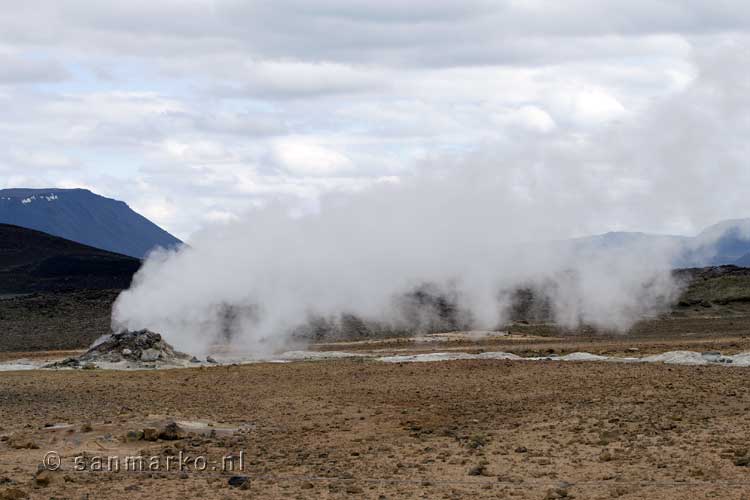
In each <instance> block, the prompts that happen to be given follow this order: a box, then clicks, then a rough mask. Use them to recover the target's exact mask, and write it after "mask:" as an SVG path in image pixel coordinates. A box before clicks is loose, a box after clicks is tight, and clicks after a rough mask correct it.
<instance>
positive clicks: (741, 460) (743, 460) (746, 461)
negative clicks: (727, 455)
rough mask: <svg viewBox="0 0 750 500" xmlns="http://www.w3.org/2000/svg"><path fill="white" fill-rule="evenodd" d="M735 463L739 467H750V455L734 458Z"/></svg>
mask: <svg viewBox="0 0 750 500" xmlns="http://www.w3.org/2000/svg"><path fill="white" fill-rule="evenodd" d="M734 465H736V466H737V467H750V455H745V456H744V457H738V458H735V459H734Z"/></svg>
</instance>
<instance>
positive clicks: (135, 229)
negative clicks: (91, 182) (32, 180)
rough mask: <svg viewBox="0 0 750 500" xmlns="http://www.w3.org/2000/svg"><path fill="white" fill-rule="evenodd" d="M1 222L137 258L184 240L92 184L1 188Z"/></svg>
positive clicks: (176, 244) (173, 245)
mask: <svg viewBox="0 0 750 500" xmlns="http://www.w3.org/2000/svg"><path fill="white" fill-rule="evenodd" d="M0 223H3V224H11V225H15V226H19V227H25V228H29V229H34V230H37V231H41V232H44V233H47V234H51V235H53V236H58V237H60V238H64V239H67V240H71V241H75V242H78V243H81V244H84V245H88V246H91V247H95V248H100V249H103V250H108V251H110V252H115V253H120V254H124V255H129V256H131V257H135V258H138V259H142V258H144V257H145V256H146V255H147V254H148V253H149V252H150V251H151V250H153V249H154V248H156V247H164V248H174V247H177V246H179V245H180V244H181V243H182V242H181V241H180V240H179V239H177V238H176V237H174V236H173V235H171V234H169V233H168V232H167V231H165V230H164V229H162V228H160V227H159V226H157V225H156V224H154V223H153V222H151V221H150V220H148V219H147V218H146V217H144V216H142V215H141V214H139V213H137V212H135V211H134V210H133V209H131V208H130V207H129V206H128V204H127V203H125V202H123V201H120V200H115V199H111V198H106V197H104V196H101V195H98V194H96V193H93V192H92V191H89V190H88V189H62V188H49V189H31V188H11V189H2V190H0Z"/></svg>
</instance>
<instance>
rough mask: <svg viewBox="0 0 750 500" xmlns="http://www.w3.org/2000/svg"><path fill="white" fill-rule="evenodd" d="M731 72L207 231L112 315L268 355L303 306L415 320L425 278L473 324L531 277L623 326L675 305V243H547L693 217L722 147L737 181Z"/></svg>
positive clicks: (188, 339) (704, 74)
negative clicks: (620, 112) (597, 119)
mask: <svg viewBox="0 0 750 500" xmlns="http://www.w3.org/2000/svg"><path fill="white" fill-rule="evenodd" d="M739 66H741V67H746V66H747V65H746V64H744V61H741V62H740V64H739ZM718 69H721V68H718ZM738 75H739V70H736V69H735V70H733V71H729V72H722V71H717V68H716V67H714V66H710V67H708V68H703V69H702V71H701V72H700V73H699V76H698V77H697V78H696V80H695V81H694V82H693V83H692V84H691V85H690V86H689V87H688V88H686V89H685V90H684V91H682V92H681V93H680V94H679V95H677V96H671V97H669V98H668V99H667V100H666V101H664V102H660V103H655V104H654V106H653V107H652V108H651V109H650V110H649V111H646V112H645V113H640V114H639V113H633V114H631V115H629V116H627V117H626V118H624V119H623V120H622V121H621V122H620V123H618V124H611V125H608V126H605V127H603V129H602V130H600V131H599V132H597V133H595V134H590V135H587V136H580V135H574V134H570V133H567V134H566V133H565V132H564V131H559V130H555V131H544V132H538V131H530V132H517V131H516V132H513V134H515V135H510V136H506V137H502V138H499V139H498V141H497V143H496V144H492V145H488V146H486V147H484V148H482V149H481V150H480V151H477V152H474V153H469V154H464V155H461V156H456V157H451V158H445V157H441V158H435V159H432V160H428V161H425V162H423V163H422V164H421V165H420V166H419V167H418V168H417V169H416V171H415V172H414V173H412V174H411V175H409V176H404V177H401V178H400V179H399V180H398V181H394V182H388V183H381V184H377V185H373V186H372V187H370V188H369V189H366V190H364V191H360V192H357V193H347V194H337V195H328V196H326V197H324V198H322V199H321V201H320V206H319V209H318V210H317V211H316V213H313V214H306V215H302V216H299V215H298V216H291V215H289V214H290V209H289V207H288V206H285V205H284V204H281V203H280V204H277V205H270V206H266V207H264V208H261V209H258V210H256V211H253V212H252V213H249V214H247V215H246V216H245V217H243V218H242V219H241V220H239V221H234V222H229V223H227V224H224V225H220V226H216V227H212V228H208V229H206V230H204V231H202V232H200V233H198V234H196V235H195V236H194V238H193V239H192V240H191V241H190V246H189V247H185V248H183V249H181V250H179V251H177V252H160V253H155V254H153V255H152V256H151V257H150V258H149V259H148V260H147V261H146V262H145V264H144V266H143V268H142V269H141V271H140V272H139V273H138V274H137V275H136V277H135V280H134V283H133V286H132V287H131V289H130V290H128V291H126V292H124V293H123V294H122V295H121V296H120V298H119V299H118V301H117V303H116V304H115V308H114V312H113V327H114V328H115V329H122V328H128V329H137V328H150V329H153V330H156V331H159V332H162V333H163V334H164V335H165V337H166V338H167V339H168V340H169V341H170V342H172V343H174V344H175V346H176V347H178V348H182V349H186V350H189V351H192V352H201V351H206V350H208V349H209V348H210V346H211V345H212V344H214V343H215V342H217V341H218V340H220V339H222V338H223V337H226V336H227V334H228V333H229V334H231V335H230V336H231V338H232V342H234V343H236V344H238V345H240V346H242V347H244V348H250V349H255V350H259V351H260V350H262V351H268V350H274V349H277V348H281V347H283V345H284V344H285V342H287V340H288V339H289V338H290V335H291V333H292V332H293V331H294V329H295V328H298V327H300V326H301V325H304V324H306V323H308V322H309V321H310V319H311V318H339V317H340V316H341V315H342V314H346V315H353V316H356V317H358V318H361V319H363V320H365V321H373V322H378V323H380V324H386V325H391V326H395V327H403V326H407V327H409V326H414V325H413V321H412V322H411V323H410V322H409V319H408V318H406V317H405V315H404V308H403V300H402V299H403V297H404V294H405V293H408V292H410V291H413V290H415V289H416V288H418V287H420V286H422V285H424V284H429V285H430V286H432V287H434V288H435V289H437V290H440V292H441V293H443V294H446V295H450V296H452V297H454V298H455V300H456V302H457V303H458V306H459V307H460V308H461V309H462V310H465V311H468V316H467V324H470V325H471V326H472V327H474V328H494V327H497V326H499V325H501V324H502V323H503V322H504V321H507V319H508V314H509V308H510V306H511V302H512V300H511V297H512V293H511V292H512V291H513V290H514V289H516V288H518V287H527V288H532V289H536V290H542V291H543V295H544V296H545V297H546V298H547V300H548V301H549V307H550V309H551V311H552V312H553V315H554V317H555V319H556V321H558V322H560V323H561V324H563V325H566V326H570V327H574V326H576V325H579V324H581V323H586V324H591V325H594V326H597V327H602V328H610V329H616V330H625V329H627V328H628V327H629V326H631V325H632V324H633V323H634V322H635V321H637V320H638V319H640V318H642V317H643V316H644V315H647V314H652V313H654V312H658V311H659V310H661V309H662V308H663V307H665V305H667V304H668V303H669V302H670V301H672V300H674V298H675V296H676V294H677V292H678V287H677V285H676V284H675V283H674V282H673V280H672V278H671V273H670V268H671V264H672V262H673V261H674V259H675V257H676V255H677V252H678V250H679V248H678V245H677V244H676V243H675V242H674V241H673V240H671V239H669V238H665V239H664V240H663V243H662V244H659V245H653V244H645V243H644V242H643V241H641V240H639V239H638V238H633V239H630V240H628V241H625V242H623V243H622V244H619V245H616V246H614V247H613V246H607V245H603V246H596V245H590V244H588V245H586V244H579V243H577V242H576V241H575V240H574V241H569V242H561V241H562V240H564V239H566V238H570V237H572V236H580V235H583V234H588V233H589V232H591V231H596V230H601V229H602V228H603V227H604V226H606V225H607V224H608V225H609V227H611V228H615V229H616V228H618V227H623V226H624V227H632V224H633V222H634V221H643V220H644V218H646V217H649V216H650V217H652V218H661V219H662V223H663V224H664V225H669V224H673V225H679V224H680V223H683V222H685V221H688V222H691V221H693V220H696V218H698V219H699V218H700V217H705V216H706V213H705V210H704V211H702V212H700V217H696V215H697V213H696V212H695V211H694V207H693V206H692V205H691V204H692V203H693V202H694V200H695V199H697V198H695V195H696V193H697V192H700V194H701V195H702V196H704V197H705V196H706V192H705V191H703V190H702V189H699V186H700V184H699V185H698V186H696V184H695V183H700V182H704V183H703V186H705V185H706V183H705V182H706V179H713V177H714V176H715V175H716V173H715V172H713V173H712V172H711V171H710V169H708V170H707V167H706V165H705V162H706V161H708V160H710V159H720V160H721V161H723V162H724V163H723V164H722V168H725V169H729V170H731V171H732V172H734V173H735V175H734V177H735V178H737V172H738V171H739V169H740V168H745V169H746V166H745V165H744V164H742V161H743V160H742V158H745V156H739V155H737V154H736V153H737V152H738V151H742V150H743V148H745V147H746V146H744V142H743V141H744V139H742V141H740V138H744V137H747V135H746V134H741V133H740V132H742V131H745V132H747V129H748V123H747V119H746V116H748V115H747V113H740V112H739V111H738V110H744V111H748V107H749V106H748V102H747V99H748V97H747V95H748V94H747V93H741V92H736V90H737V86H738V83H737V78H738V77H739V76H738ZM743 78H745V79H746V77H743ZM730 98H731V99H734V100H735V102H732V103H728V102H727V99H730ZM518 134H522V135H518ZM718 144H720V145H722V147H721V148H717V145H718ZM675 163H679V164H682V165H683V166H684V169H683V174H684V175H683V177H682V178H679V179H675V178H673V172H674V168H673V166H674V164H675ZM667 166H668V167H669V168H667ZM561 167H564V168H561ZM667 173H668V174H669V175H670V177H669V178H667ZM743 196H744V195H743ZM719 199H720V200H721V203H732V202H733V201H736V200H734V199H733V198H732V196H727V195H722V196H721V197H720V198H716V201H717V203H719V201H718V200H719ZM743 199H744V198H743ZM743 203H744V202H743ZM703 206H704V208H705V204H704V205H703ZM738 206H739V205H738ZM644 213H645V214H647V216H646V217H644ZM711 215H712V214H711V213H709V214H708V216H709V217H710V216H711ZM227 311H231V316H232V320H231V322H229V327H228V326H227V325H228V323H227V320H226V317H227ZM416 327H419V325H417V326H416ZM227 328H230V329H231V332H226V331H225V330H226V329H227Z"/></svg>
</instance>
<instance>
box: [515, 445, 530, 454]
mask: <svg viewBox="0 0 750 500" xmlns="http://www.w3.org/2000/svg"><path fill="white" fill-rule="evenodd" d="M528 451H529V450H528V449H527V448H526V447H525V446H519V447H518V448H516V449H515V452H516V453H526V452H528Z"/></svg>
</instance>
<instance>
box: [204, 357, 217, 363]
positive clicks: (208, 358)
mask: <svg viewBox="0 0 750 500" xmlns="http://www.w3.org/2000/svg"><path fill="white" fill-rule="evenodd" d="M206 363H213V364H216V363H218V361H216V360H215V359H214V358H213V357H211V356H206Z"/></svg>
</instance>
